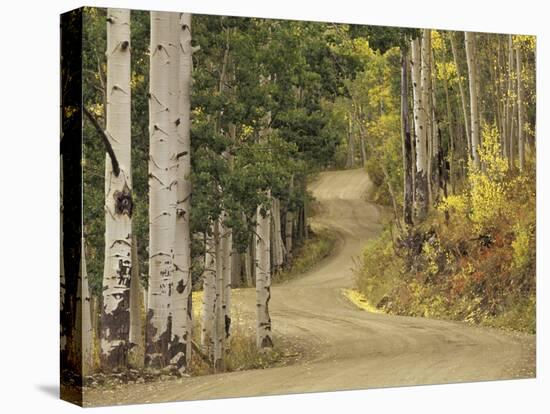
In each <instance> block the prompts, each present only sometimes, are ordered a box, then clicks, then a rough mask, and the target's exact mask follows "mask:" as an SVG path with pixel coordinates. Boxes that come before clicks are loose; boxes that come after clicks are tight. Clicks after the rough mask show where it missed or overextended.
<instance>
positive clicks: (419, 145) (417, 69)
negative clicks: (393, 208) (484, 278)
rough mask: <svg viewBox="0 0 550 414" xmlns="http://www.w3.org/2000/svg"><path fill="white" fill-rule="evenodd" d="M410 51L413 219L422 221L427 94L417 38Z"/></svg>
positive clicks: (425, 208)
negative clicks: (423, 85) (412, 122)
mask: <svg viewBox="0 0 550 414" xmlns="http://www.w3.org/2000/svg"><path fill="white" fill-rule="evenodd" d="M411 51H412V60H411V65H412V79H413V112H414V131H415V136H416V174H415V176H416V177H415V184H416V189H415V193H416V197H415V217H416V219H417V220H418V221H423V220H424V219H425V218H426V215H427V213H428V175H427V170H428V158H427V154H426V150H427V139H428V137H427V128H426V122H427V119H426V110H425V106H424V102H425V101H424V99H426V95H427V94H426V93H425V92H423V88H422V84H421V54H420V40H419V39H418V38H417V39H414V40H412V42H411Z"/></svg>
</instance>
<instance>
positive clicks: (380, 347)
mask: <svg viewBox="0 0 550 414" xmlns="http://www.w3.org/2000/svg"><path fill="white" fill-rule="evenodd" d="M370 186H371V184H370V181H369V179H368V177H367V175H366V174H365V173H364V172H362V171H361V170H348V171H335V172H325V173H322V174H321V175H320V176H319V178H318V180H317V181H315V182H314V183H313V184H312V185H311V187H310V188H311V191H312V192H313V194H314V196H315V197H316V199H317V201H318V208H317V210H318V212H317V214H316V216H315V217H314V219H313V222H312V225H313V226H314V227H315V226H317V227H326V228H328V229H330V230H331V231H333V232H335V233H336V234H337V236H338V243H337V247H336V248H335V251H334V253H333V254H332V255H331V256H330V257H328V258H327V259H325V260H323V261H322V262H321V263H319V264H318V265H317V266H316V267H315V268H314V269H313V270H312V271H310V272H308V273H307V274H305V275H303V276H302V277H299V278H297V279H295V280H292V281H291V282H288V283H286V284H284V285H279V286H275V287H274V288H273V290H272V299H271V304H270V310H271V316H272V320H273V328H274V338H275V341H277V340H278V338H279V339H282V338H285V340H289V341H290V342H293V341H294V342H295V343H299V344H301V345H302V346H303V347H304V349H307V350H308V352H307V355H306V356H305V358H303V359H302V360H300V361H299V362H297V363H296V364H294V365H289V366H284V367H276V368H269V369H263V370H251V371H241V372H232V373H225V374H217V375H206V376H202V377H194V378H186V379H183V380H178V381H167V382H159V383H152V384H138V385H125V386H122V388H120V389H117V390H116V391H114V392H113V391H111V392H108V391H105V390H101V389H93V390H89V391H87V393H86V395H85V403H86V404H87V405H110V404H129V403H143V402H160V401H174V400H197V399H208V398H223V397H238V396H254V395H269V394H271V395H272V394H285V393H300V392H313V391H329V390H345V389H358V388H377V387H387V386H404V385H419V384H436V383H453V382H462V381H485V380H498V379H508V378H529V377H533V376H534V375H535V337H534V336H533V335H523V334H509V333H505V332H502V331H499V330H495V329H488V328H480V327H473V326H470V325H466V324H463V323H456V322H448V321H440V320H430V319H424V318H411V317H400V316H391V315H385V314H373V313H369V312H365V311H362V310H359V309H357V308H356V307H355V306H354V305H352V304H351V303H349V302H348V301H347V299H345V298H344V296H343V295H342V293H341V289H342V288H345V287H351V286H352V285H353V280H352V272H351V267H352V266H353V257H356V256H358V255H359V253H360V251H361V247H362V246H363V244H364V242H365V241H366V240H368V239H369V238H371V237H374V236H376V235H377V234H378V232H379V231H380V229H381V225H380V215H381V212H380V209H379V208H378V207H377V206H376V205H374V204H372V203H369V202H368V201H366V194H367V193H368V191H369V189H370ZM235 296H236V297H235V300H234V302H235V306H237V307H238V308H239V309H240V312H242V313H243V314H244V315H246V314H252V311H253V304H254V292H253V290H251V289H246V290H241V291H240V292H239V295H235Z"/></svg>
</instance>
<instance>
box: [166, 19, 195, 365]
mask: <svg viewBox="0 0 550 414" xmlns="http://www.w3.org/2000/svg"><path fill="white" fill-rule="evenodd" d="M177 29H178V35H179V36H178V46H179V47H178V49H177V53H178V54H179V67H178V70H179V84H178V85H179V93H178V116H177V120H176V122H175V124H176V128H177V138H176V151H175V152H176V159H177V167H176V182H177V184H176V185H177V191H176V193H177V200H176V220H175V221H176V223H175V226H176V227H175V236H174V237H175V240H174V274H173V280H174V291H173V292H172V338H171V342H170V350H169V356H170V362H171V364H173V365H175V366H176V368H177V369H178V370H179V371H180V372H183V371H185V370H186V368H187V366H188V362H189V361H190V358H191V344H192V342H191V335H192V328H193V312H192V309H191V304H192V301H191V292H192V288H193V286H192V285H193V283H192V280H191V234H190V225H189V217H190V213H191V212H190V209H191V179H190V174H191V73H192V66H193V47H192V46H191V15H190V14H188V13H181V14H180V15H179V22H178V27H177Z"/></svg>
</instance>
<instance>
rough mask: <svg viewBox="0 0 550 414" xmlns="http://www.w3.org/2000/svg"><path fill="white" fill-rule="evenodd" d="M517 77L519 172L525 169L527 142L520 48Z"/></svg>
mask: <svg viewBox="0 0 550 414" xmlns="http://www.w3.org/2000/svg"><path fill="white" fill-rule="evenodd" d="M516 65H517V70H516V76H517V84H518V101H517V104H518V155H519V170H520V171H523V169H524V168H525V141H524V137H523V135H524V134H523V84H522V80H521V72H522V62H521V50H520V47H519V46H518V47H517V49H516Z"/></svg>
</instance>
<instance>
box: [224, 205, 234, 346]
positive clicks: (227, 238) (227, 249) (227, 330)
mask: <svg viewBox="0 0 550 414" xmlns="http://www.w3.org/2000/svg"><path fill="white" fill-rule="evenodd" d="M227 218H228V217H227V214H225V217H224V221H225V220H227ZM223 230H224V232H223V234H222V244H221V248H222V279H223V280H222V283H223V295H222V313H223V332H222V336H223V338H224V349H228V348H229V339H230V336H231V289H232V285H233V283H232V273H233V257H234V256H236V255H235V254H234V252H233V232H232V230H231V228H229V227H227V226H225V225H224V226H223Z"/></svg>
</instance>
